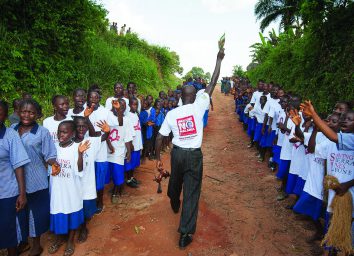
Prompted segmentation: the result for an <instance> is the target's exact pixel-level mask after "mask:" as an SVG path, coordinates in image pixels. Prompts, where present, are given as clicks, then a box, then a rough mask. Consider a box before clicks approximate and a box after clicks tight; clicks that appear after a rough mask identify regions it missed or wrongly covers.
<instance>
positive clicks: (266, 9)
mask: <svg viewBox="0 0 354 256" xmlns="http://www.w3.org/2000/svg"><path fill="white" fill-rule="evenodd" d="M301 2H302V1H301V0H259V1H258V2H257V3H256V6H255V9H254V13H255V15H256V18H257V20H261V26H260V29H261V31H262V32H263V31H264V29H265V28H266V27H268V26H269V24H270V23H272V22H273V21H276V20H277V19H278V18H280V28H283V29H284V30H288V29H289V28H291V27H292V25H293V23H294V22H295V21H296V20H297V19H298V18H299V17H298V13H299V10H300V6H301Z"/></svg>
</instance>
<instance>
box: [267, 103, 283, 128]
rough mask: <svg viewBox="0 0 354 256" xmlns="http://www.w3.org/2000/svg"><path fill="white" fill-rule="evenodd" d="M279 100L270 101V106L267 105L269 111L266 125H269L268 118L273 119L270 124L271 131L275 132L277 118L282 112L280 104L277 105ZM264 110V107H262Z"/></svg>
mask: <svg viewBox="0 0 354 256" xmlns="http://www.w3.org/2000/svg"><path fill="white" fill-rule="evenodd" d="M279 101H280V100H279V99H272V102H271V104H269V110H268V112H267V114H268V124H269V121H270V120H269V117H271V118H273V122H272V131H275V130H276V129H277V120H278V118H279V115H280V112H281V110H282V108H281V106H280V104H279ZM264 108H265V107H264Z"/></svg>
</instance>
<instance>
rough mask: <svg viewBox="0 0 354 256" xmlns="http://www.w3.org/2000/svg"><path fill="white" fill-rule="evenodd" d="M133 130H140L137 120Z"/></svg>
mask: <svg viewBox="0 0 354 256" xmlns="http://www.w3.org/2000/svg"><path fill="white" fill-rule="evenodd" d="M134 130H135V131H140V130H141V128H140V121H139V120H138V123H137V124H136V125H134Z"/></svg>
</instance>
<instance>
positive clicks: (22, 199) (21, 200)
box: [16, 193, 27, 212]
mask: <svg viewBox="0 0 354 256" xmlns="http://www.w3.org/2000/svg"><path fill="white" fill-rule="evenodd" d="M26 203H27V198H26V193H23V194H20V195H19V196H18V197H17V200H16V211H17V212H18V211H20V210H22V209H23V208H24V207H25V205H26Z"/></svg>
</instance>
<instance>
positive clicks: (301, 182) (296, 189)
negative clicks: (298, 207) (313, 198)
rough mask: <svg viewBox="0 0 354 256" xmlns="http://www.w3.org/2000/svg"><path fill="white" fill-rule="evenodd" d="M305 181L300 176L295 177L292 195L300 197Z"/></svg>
mask: <svg viewBox="0 0 354 256" xmlns="http://www.w3.org/2000/svg"><path fill="white" fill-rule="evenodd" d="M305 182H306V180H303V179H302V178H301V177H300V176H298V177H297V180H296V184H295V187H294V190H293V192H294V194H295V195H297V196H300V195H301V194H302V192H303V190H304V186H305Z"/></svg>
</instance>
